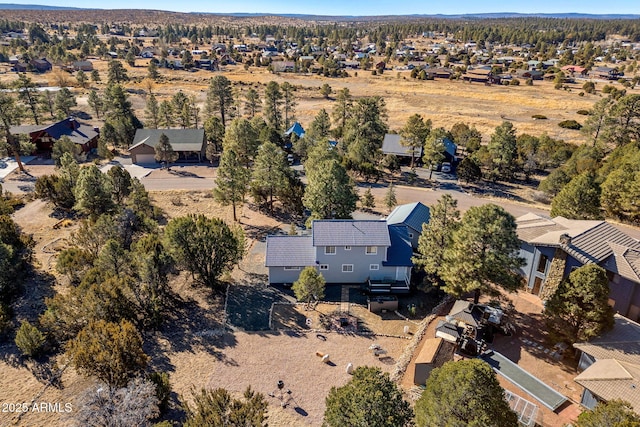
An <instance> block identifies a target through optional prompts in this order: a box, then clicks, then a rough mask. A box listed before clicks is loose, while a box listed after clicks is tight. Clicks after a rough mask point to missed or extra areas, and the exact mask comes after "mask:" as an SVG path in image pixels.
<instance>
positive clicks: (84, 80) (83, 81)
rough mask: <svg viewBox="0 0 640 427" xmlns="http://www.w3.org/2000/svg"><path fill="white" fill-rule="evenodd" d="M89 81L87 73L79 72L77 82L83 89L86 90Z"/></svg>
mask: <svg viewBox="0 0 640 427" xmlns="http://www.w3.org/2000/svg"><path fill="white" fill-rule="evenodd" d="M88 80H89V79H88V78H87V75H86V74H85V72H84V71H82V70H78V72H77V73H76V81H77V82H78V85H80V87H81V88H83V89H86V87H87V83H88Z"/></svg>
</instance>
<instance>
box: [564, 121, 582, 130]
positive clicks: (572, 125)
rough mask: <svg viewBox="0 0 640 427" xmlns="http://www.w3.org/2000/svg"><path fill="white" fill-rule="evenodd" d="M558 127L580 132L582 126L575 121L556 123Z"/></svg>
mask: <svg viewBox="0 0 640 427" xmlns="http://www.w3.org/2000/svg"><path fill="white" fill-rule="evenodd" d="M558 126H560V127H561V128H563V129H573V130H580V129H581V128H582V125H581V124H580V123H578V122H576V121H575V120H564V121H561V122H560V123H558Z"/></svg>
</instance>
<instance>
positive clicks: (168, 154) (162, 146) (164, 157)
mask: <svg viewBox="0 0 640 427" xmlns="http://www.w3.org/2000/svg"><path fill="white" fill-rule="evenodd" d="M154 150H155V152H156V154H155V159H156V160H157V161H159V162H160V163H164V164H165V165H166V166H167V169H171V163H173V162H175V161H176V160H178V153H176V152H175V151H174V150H173V147H172V146H171V142H169V137H168V136H167V135H165V134H164V133H163V134H162V135H160V140H159V141H158V144H157V145H156V146H155V148H154Z"/></svg>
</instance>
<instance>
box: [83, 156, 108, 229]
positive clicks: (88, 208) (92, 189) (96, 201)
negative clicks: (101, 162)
mask: <svg viewBox="0 0 640 427" xmlns="http://www.w3.org/2000/svg"><path fill="white" fill-rule="evenodd" d="M73 194H74V196H75V200H76V203H75V206H74V209H76V210H78V211H80V212H82V213H84V214H85V215H89V216H90V217H91V218H93V219H95V218H97V217H98V216H100V215H101V214H103V213H105V212H109V211H111V210H112V208H113V202H112V201H111V183H110V182H109V179H108V178H107V176H106V175H105V174H103V173H102V172H100V169H98V167H97V166H96V165H90V166H85V167H83V168H80V172H79V174H78V180H77V183H76V185H75V187H73Z"/></svg>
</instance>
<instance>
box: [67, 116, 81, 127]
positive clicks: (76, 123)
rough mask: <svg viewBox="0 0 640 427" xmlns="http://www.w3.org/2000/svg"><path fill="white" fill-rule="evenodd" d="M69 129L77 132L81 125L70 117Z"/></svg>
mask: <svg viewBox="0 0 640 427" xmlns="http://www.w3.org/2000/svg"><path fill="white" fill-rule="evenodd" d="M69 127H70V128H71V129H73V130H76V129H78V128H79V127H80V124H79V123H78V121H77V120H76V118H75V117H69Z"/></svg>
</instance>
